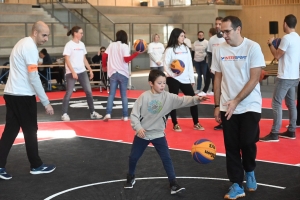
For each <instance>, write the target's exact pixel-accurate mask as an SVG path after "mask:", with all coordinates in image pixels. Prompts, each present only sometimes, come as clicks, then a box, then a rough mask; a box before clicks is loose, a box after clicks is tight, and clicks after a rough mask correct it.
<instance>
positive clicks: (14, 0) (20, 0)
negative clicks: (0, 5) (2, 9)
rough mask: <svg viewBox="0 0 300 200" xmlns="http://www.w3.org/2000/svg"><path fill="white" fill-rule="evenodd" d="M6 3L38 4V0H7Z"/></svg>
mask: <svg viewBox="0 0 300 200" xmlns="http://www.w3.org/2000/svg"><path fill="white" fill-rule="evenodd" d="M5 3H16V4H31V5H36V4H37V0H5Z"/></svg>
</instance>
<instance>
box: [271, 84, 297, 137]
mask: <svg viewBox="0 0 300 200" xmlns="http://www.w3.org/2000/svg"><path fill="white" fill-rule="evenodd" d="M298 83H299V80H298V79H280V78H277V79H276V82H275V89H274V93H273V99H272V109H273V125H272V130H271V132H272V133H279V130H280V128H281V123H282V107H281V104H282V100H283V99H285V104H286V106H287V107H288V110H289V119H290V125H289V127H288V130H289V131H291V132H295V129H296V120H297V109H296V103H295V98H296V94H295V93H296V91H295V90H296V86H297V85H298Z"/></svg>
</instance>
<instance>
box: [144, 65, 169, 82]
mask: <svg viewBox="0 0 300 200" xmlns="http://www.w3.org/2000/svg"><path fill="white" fill-rule="evenodd" d="M160 76H163V77H166V75H165V73H164V72H162V71H160V70H158V69H153V70H151V71H150V73H149V77H148V81H151V83H153V84H154V82H155V80H156V79H157V78H158V77H160Z"/></svg>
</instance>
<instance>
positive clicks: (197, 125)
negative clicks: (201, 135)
mask: <svg viewBox="0 0 300 200" xmlns="http://www.w3.org/2000/svg"><path fill="white" fill-rule="evenodd" d="M194 129H195V130H199V131H204V130H205V128H204V127H203V126H201V124H199V123H197V124H195V125H194Z"/></svg>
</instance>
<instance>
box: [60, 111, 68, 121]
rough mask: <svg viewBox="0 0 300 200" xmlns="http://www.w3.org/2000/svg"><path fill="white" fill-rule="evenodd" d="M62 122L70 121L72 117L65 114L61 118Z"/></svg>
mask: <svg viewBox="0 0 300 200" xmlns="http://www.w3.org/2000/svg"><path fill="white" fill-rule="evenodd" d="M61 120H62V121H70V117H69V115H68V114H67V113H65V114H63V115H62V116H61Z"/></svg>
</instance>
